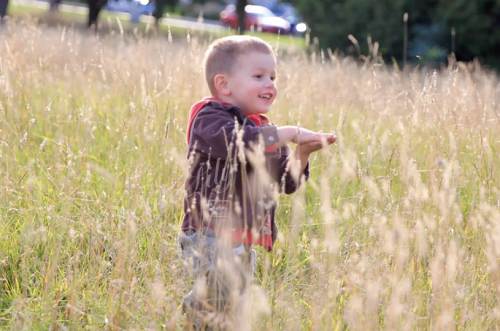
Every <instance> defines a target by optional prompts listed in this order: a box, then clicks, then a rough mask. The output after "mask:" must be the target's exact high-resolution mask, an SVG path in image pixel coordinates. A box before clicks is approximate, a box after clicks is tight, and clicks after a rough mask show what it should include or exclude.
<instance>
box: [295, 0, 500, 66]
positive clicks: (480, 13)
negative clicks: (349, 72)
mask: <svg viewBox="0 0 500 331" xmlns="http://www.w3.org/2000/svg"><path fill="white" fill-rule="evenodd" d="M294 3H295V4H296V5H297V7H298V10H299V11H300V13H301V14H302V15H303V17H304V19H305V21H306V22H307V23H309V25H310V27H311V35H312V36H313V37H318V38H319V42H320V45H321V46H322V47H330V48H331V49H332V50H333V49H338V50H339V51H341V52H344V53H347V54H352V53H354V52H353V47H350V45H351V44H350V41H349V40H348V39H347V36H348V35H349V34H351V35H353V36H354V37H355V38H356V39H357V40H358V41H359V43H360V44H361V51H362V53H363V54H367V53H368V49H367V44H366V42H365V41H366V38H367V37H368V36H369V35H371V37H372V40H373V41H377V42H379V43H380V50H381V53H382V55H385V56H386V60H387V58H388V57H389V56H393V57H395V58H396V59H402V54H403V13H405V12H407V13H408V14H409V21H408V24H409V36H408V37H409V47H413V48H414V49H420V50H421V51H423V52H424V53H425V52H426V53H427V54H430V53H429V52H428V51H430V50H433V51H430V52H431V53H432V52H434V53H435V55H437V57H436V58H435V60H438V61H444V59H443V58H444V57H443V55H442V53H443V52H445V53H446V54H448V53H450V52H451V47H452V46H451V44H452V40H451V39H452V38H451V31H452V29H453V28H454V29H455V31H456V41H455V43H456V45H455V53H456V56H457V58H458V59H459V60H464V61H470V60H472V59H473V58H474V57H476V56H477V57H480V58H482V59H483V60H484V63H487V64H490V65H492V66H495V67H497V68H500V60H499V58H498V56H497V54H499V53H500V19H499V17H500V0H477V1H468V0H456V1H455V0H454V1H437V0H425V1H409V0H396V1H367V0H294ZM436 29H439V31H437V30H436ZM432 30H434V35H433V36H432V37H431V38H430V39H427V38H423V36H424V35H426V34H428V33H429V32H430V31H432Z"/></svg>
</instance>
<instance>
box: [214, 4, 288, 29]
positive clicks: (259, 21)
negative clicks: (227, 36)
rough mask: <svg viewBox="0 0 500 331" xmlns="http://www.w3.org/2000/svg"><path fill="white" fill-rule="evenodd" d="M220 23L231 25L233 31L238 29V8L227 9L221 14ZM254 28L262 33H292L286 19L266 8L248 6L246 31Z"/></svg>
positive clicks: (228, 7)
mask: <svg viewBox="0 0 500 331" xmlns="http://www.w3.org/2000/svg"><path fill="white" fill-rule="evenodd" d="M220 21H221V23H223V24H226V25H229V27H230V28H232V29H238V14H236V6H235V5H229V6H227V7H226V9H224V10H223V11H222V12H221V13H220ZM252 26H253V27H254V28H255V29H256V30H257V29H259V28H260V29H261V31H262V32H269V33H281V34H288V33H290V23H288V21H286V20H285V19H283V18H281V17H277V16H276V15H274V14H273V12H272V11H271V10H269V9H268V8H266V7H262V6H255V5H247V6H245V29H246V30H249V29H250V28H251V27H252Z"/></svg>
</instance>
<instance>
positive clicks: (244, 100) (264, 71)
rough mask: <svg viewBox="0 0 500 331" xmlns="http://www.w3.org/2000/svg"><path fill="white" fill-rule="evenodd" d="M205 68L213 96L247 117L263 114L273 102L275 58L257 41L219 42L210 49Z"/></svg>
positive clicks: (232, 39) (238, 38)
mask: <svg viewBox="0 0 500 331" xmlns="http://www.w3.org/2000/svg"><path fill="white" fill-rule="evenodd" d="M204 66H205V78H206V80H207V83H208V87H209V88H210V92H211V93H212V96H214V97H216V98H218V99H220V100H221V101H226V102H229V103H232V104H234V105H235V106H237V107H239V108H240V109H241V110H242V111H243V112H244V113H245V114H246V115H251V114H262V113H266V112H267V111H268V110H269V107H270V106H271V104H272V103H273V101H274V99H275V98H276V95H277V92H278V91H277V88H276V84H275V83H274V80H275V78H276V58H275V55H274V52H273V49H272V48H271V46H270V45H269V44H268V43H266V42H264V41H263V40H262V39H260V38H257V37H251V36H230V37H225V38H221V39H218V40H216V41H215V42H214V43H212V45H210V47H209V49H208V51H207V53H206V55H205V60H204Z"/></svg>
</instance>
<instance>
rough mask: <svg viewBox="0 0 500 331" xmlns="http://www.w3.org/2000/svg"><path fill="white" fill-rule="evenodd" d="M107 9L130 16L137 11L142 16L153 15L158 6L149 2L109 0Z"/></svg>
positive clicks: (143, 0)
mask: <svg viewBox="0 0 500 331" xmlns="http://www.w3.org/2000/svg"><path fill="white" fill-rule="evenodd" d="M106 9H107V10H109V11H116V12H123V13H130V14H131V13H132V12H133V11H134V10H135V9H137V10H138V11H139V12H140V13H141V14H142V15H153V13H154V12H155V10H156V6H155V4H154V3H153V2H152V1H149V0H140V1H139V0H108V2H107V4H106Z"/></svg>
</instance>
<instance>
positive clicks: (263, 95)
mask: <svg viewBox="0 0 500 331" xmlns="http://www.w3.org/2000/svg"><path fill="white" fill-rule="evenodd" d="M272 96H273V95H272V94H261V95H259V98H262V99H266V100H271V98H272Z"/></svg>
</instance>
